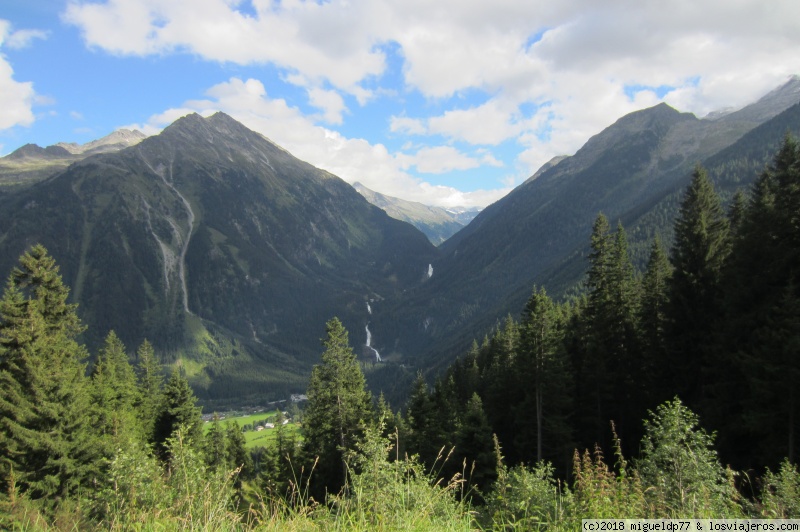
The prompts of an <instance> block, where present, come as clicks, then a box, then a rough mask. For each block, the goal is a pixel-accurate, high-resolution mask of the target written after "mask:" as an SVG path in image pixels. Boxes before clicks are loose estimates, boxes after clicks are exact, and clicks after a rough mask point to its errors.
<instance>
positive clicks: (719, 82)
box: [6, 0, 800, 201]
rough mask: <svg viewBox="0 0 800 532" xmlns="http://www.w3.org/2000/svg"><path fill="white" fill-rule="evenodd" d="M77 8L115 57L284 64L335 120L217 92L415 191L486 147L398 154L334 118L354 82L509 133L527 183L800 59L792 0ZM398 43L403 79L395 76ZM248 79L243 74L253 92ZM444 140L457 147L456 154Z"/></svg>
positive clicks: (451, 124)
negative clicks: (621, 123)
mask: <svg viewBox="0 0 800 532" xmlns="http://www.w3.org/2000/svg"><path fill="white" fill-rule="evenodd" d="M64 17H65V20H67V21H68V22H70V23H72V24H74V25H76V26H77V27H79V29H80V31H81V32H82V35H83V38H84V39H85V41H86V43H87V44H88V45H89V46H91V47H95V48H100V49H103V50H106V51H108V52H110V53H114V54H122V55H131V54H132V55H153V54H169V53H190V54H194V55H196V56H198V57H200V58H203V59H205V60H209V61H216V62H221V63H228V62H232V63H237V64H241V65H258V64H271V65H275V66H276V67H278V68H279V69H281V71H282V74H283V76H284V79H285V80H287V81H288V82H290V83H293V84H295V85H298V86H300V87H302V88H303V89H304V90H305V91H306V95H307V99H308V104H309V105H311V106H312V107H314V108H316V109H319V110H320V114H319V115H318V117H317V118H316V119H317V120H318V121H321V122H323V123H324V124H325V125H326V126H328V127H327V128H326V127H320V125H319V124H317V123H315V122H313V120H314V117H311V116H304V115H303V114H302V113H300V112H299V111H298V110H297V109H296V108H294V107H289V106H287V105H286V102H282V101H281V100H273V99H271V98H270V97H269V96H267V95H266V94H265V93H260V94H252V95H251V98H252V101H251V103H252V104H253V105H256V108H255V110H253V109H249V108H246V107H245V106H244V105H243V104H240V103H237V102H234V101H232V100H230V99H226V98H225V97H224V95H213V94H211V95H210V96H211V97H212V99H211V101H210V103H209V105H211V104H213V105H215V106H218V107H221V106H225V107H226V108H228V109H233V110H234V111H235V113H232V114H235V115H237V116H238V117H245V118H246V119H248V120H249V121H250V123H251V124H260V125H259V127H262V129H261V130H262V131H270V130H271V129H270V128H267V127H266V125H267V124H268V123H273V121H275V120H278V119H280V120H286V121H289V122H292V123H294V124H295V125H297V124H301V125H302V127H298V129H295V130H292V131H287V132H282V133H280V134H281V135H283V136H284V137H286V138H285V139H284V140H285V143H286V144H287V146H286V147H287V148H289V149H290V150H291V151H296V152H297V153H298V154H300V155H301V156H302V157H305V158H307V159H308V160H310V161H312V162H314V164H318V165H320V166H323V167H325V168H327V169H329V170H331V171H336V173H339V174H340V175H342V176H343V177H346V178H350V179H353V180H354V179H359V180H362V181H363V182H364V183H365V184H366V185H367V186H370V188H375V189H376V190H380V191H381V192H384V193H391V191H390V190H388V189H386V188H384V189H381V188H380V187H376V186H375V183H374V182H373V183H369V181H368V180H369V179H370V178H373V179H375V180H376V181H378V180H379V178H378V177H377V176H378V175H380V174H381V172H384V174H383V175H384V177H383V178H382V179H381V182H383V183H392V182H394V181H396V182H397V183H403V184H404V185H405V184H408V186H409V190H412V191H415V192H411V193H409V194H404V197H409V198H410V196H412V195H415V194H416V191H419V190H420V187H421V186H422V185H423V183H422V182H421V181H419V180H415V179H414V178H413V177H410V176H409V175H408V174H406V173H405V171H404V170H403V168H409V167H411V166H412V162H410V161H413V166H416V168H417V169H418V170H419V171H420V172H436V171H444V170H443V169H445V168H451V169H457V168H474V166H469V165H472V164H476V161H477V164H487V161H490V159H487V158H484V159H477V158H475V157H472V156H469V155H465V154H464V153H461V152H454V151H453V149H452V148H449V149H441V148H428V149H427V151H426V150H418V151H417V152H416V153H415V154H414V155H404V154H392V153H389V151H388V150H387V149H386V147H385V145H384V143H383V142H382V141H381V140H380V139H368V140H364V139H349V138H345V137H344V136H343V135H342V134H340V133H338V132H337V131H336V130H335V129H334V128H335V126H337V125H341V124H343V123H345V122H346V120H347V116H348V109H347V105H346V103H345V102H346V100H345V99H344V96H347V95H351V96H354V97H355V98H356V100H357V101H358V103H359V105H369V102H370V101H372V99H373V98H375V97H376V95H377V94H388V93H390V92H391V91H398V92H399V93H400V94H403V93H409V92H415V93H418V94H420V95H422V96H423V98H425V99H426V100H427V101H429V102H432V103H431V105H430V107H429V108H424V106H423V110H422V111H417V113H416V114H415V112H409V111H408V110H407V109H405V108H403V107H402V105H400V109H399V110H397V108H395V109H394V110H393V111H392V112H393V113H394V116H391V117H387V130H388V131H389V132H390V133H391V134H392V135H394V136H395V137H397V136H400V137H402V136H409V137H411V136H413V137H414V141H415V142H420V141H421V138H422V137H426V136H430V137H444V138H445V139H446V140H447V141H449V142H460V143H466V144H470V145H473V146H480V147H489V148H491V147H495V146H498V145H500V144H505V145H508V141H513V142H514V143H515V144H516V145H517V146H518V147H519V149H518V151H517V154H516V156H515V160H514V161H513V163H514V164H513V165H511V166H514V168H515V170H514V172H515V174H514V175H520V176H523V177H521V178H519V179H518V180H517V182H518V181H519V180H521V179H524V176H525V175H526V174H527V175H530V174H532V173H533V172H535V171H536V170H537V169H538V168H539V167H540V166H541V165H542V164H544V163H545V162H547V161H548V160H549V159H550V158H551V157H553V156H555V155H560V154H570V153H574V152H575V151H576V150H577V149H578V148H579V147H580V146H581V145H582V144H583V143H585V142H586V140H588V138H589V137H590V136H592V135H594V134H596V133H598V132H600V131H601V130H602V129H603V128H604V127H607V126H608V125H609V124H611V123H612V122H614V121H615V120H616V119H617V118H619V117H620V116H622V115H623V114H625V113H628V112H631V111H634V110H637V109H641V108H642V107H646V106H650V105H654V104H656V103H658V102H660V101H666V102H667V103H669V104H670V105H673V106H674V107H676V108H678V109H680V110H682V111H689V112H694V113H696V114H697V115H698V116H703V115H705V114H706V113H708V112H709V111H712V110H714V109H716V108H718V107H722V106H732V107H739V106H742V105H744V104H746V103H748V102H750V101H753V100H755V99H756V98H757V97H759V96H760V95H762V94H764V93H765V92H767V91H768V90H770V89H772V88H774V87H775V86H777V85H778V84H780V83H782V82H783V81H785V80H786V78H787V77H788V76H790V75H792V74H796V73H800V54H797V50H798V49H800V2H797V1H796V0H774V1H772V2H770V3H769V6H767V5H766V4H764V3H763V2H759V1H757V0H739V1H730V0H703V1H698V0H675V1H674V2H670V3H668V4H664V3H663V2H662V3H658V2H638V3H636V2H620V1H615V2H602V3H598V2H596V1H595V0H571V1H565V2H553V1H552V0H529V1H526V2H520V1H519V0H495V1H493V2H491V3H488V2H484V1H480V0H440V1H438V2H436V3H433V4H432V3H431V2H429V1H424V0H331V1H327V2H312V1H303V0H284V1H281V2H278V1H276V0H249V1H248V0H101V1H97V0H92V1H88V0H73V1H72V2H71V3H70V4H69V6H68V8H67V10H66V12H65V15H64ZM390 49H391V50H396V55H397V60H398V61H400V63H401V66H400V73H399V76H400V77H401V79H400V82H401V83H402V84H403V86H396V85H392V86H387V85H383V84H382V83H384V76H385V74H387V71H388V69H389V68H390V62H389V59H390V58H389V56H388V54H389V53H392V52H390V51H389V50H390ZM392 59H394V57H393V58H392ZM389 78H392V79H394V78H393V77H392V76H389ZM6 79H10V78H8V77H6ZM251 82H252V80H250V81H248V82H241V81H240V82H239V83H240V85H237V86H236V87H235V88H236V90H237V91H238V90H241V91H244V93H245V94H247V90H248V87H247V83H251ZM235 84H236V82H234V81H231V82H230V83H229V85H231V86H233V85H235ZM250 89H253V87H250ZM261 89H263V86H262V87H261ZM476 95H477V96H478V97H476ZM240 96H241V95H240ZM398 100H399V99H398ZM243 101H250V100H247V98H244V99H243ZM197 103H198V105H199V102H197ZM187 105H188V104H187ZM188 106H189V107H194V105H188ZM427 111H430V114H429V115H427V116H423V115H421V114H419V113H420V112H427ZM273 113H274V116H273ZM282 123H283V122H282ZM272 131H274V130H272ZM273 134H274V133H273ZM301 136H303V137H304V138H302V139H301V138H300V137H301ZM306 136H307V137H306ZM433 140H435V142H440V141H441V138H436V139H433ZM292 146H295V147H296V149H293V148H292ZM303 154H305V155H303ZM443 155H448V156H452V157H453V159H452V161H451V162H450V163H449V165H448V164H447V163H445V162H444V161H443V160H442V156H443ZM490 155H492V156H493V157H495V161H497V162H500V161H499V157H500V156H499V155H497V154H496V153H490ZM404 165H405V166H404ZM371 176H374V177H371ZM387 187H392V185H387ZM400 188H401V187H400V186H399V185H398V186H397V187H394V188H393V190H399V189H400ZM428 192H429V193H431V194H433V193H434V192H433V191H432V189H431V190H428ZM447 193H448V194H449V192H447ZM436 194H439V192H436ZM397 195H399V194H397ZM489 195H491V194H489ZM437 197H444V193H441V194H439V196H437ZM410 199H411V198H410ZM448 201H449V200H448Z"/></svg>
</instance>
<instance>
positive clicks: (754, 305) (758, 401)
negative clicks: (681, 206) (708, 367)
mask: <svg viewBox="0 0 800 532" xmlns="http://www.w3.org/2000/svg"><path fill="white" fill-rule="evenodd" d="M799 210H800V148H798V146H797V143H796V142H795V141H794V139H792V138H791V137H790V136H787V137H786V139H785V140H784V143H783V145H782V146H781V148H780V150H779V151H778V153H777V154H776V156H775V159H774V160H773V162H772V164H770V165H769V166H768V167H767V169H766V170H765V171H764V172H763V173H762V174H761V176H759V179H758V180H757V181H756V182H755V183H754V185H753V188H752V190H751V194H750V201H749V203H748V204H747V206H746V208H745V210H744V213H743V214H742V216H741V221H740V222H739V223H738V224H737V231H736V235H735V238H734V239H733V249H732V251H731V254H730V259H729V261H728V265H727V268H726V270H725V276H724V281H725V284H724V288H725V312H726V314H725V319H724V320H722V323H723V326H722V327H720V335H719V336H720V338H722V340H723V342H722V349H721V350H720V352H721V353H722V354H723V355H727V356H722V355H720V356H718V358H717V359H716V360H715V362H716V365H715V367H714V370H715V372H716V373H718V374H719V375H720V376H721V377H723V378H721V379H719V380H718V382H717V385H716V387H715V388H716V390H715V391H716V394H715V397H714V399H715V402H714V406H715V407H716V408H715V413H716V414H717V416H716V418H717V419H719V420H720V421H719V422H718V423H717V425H718V426H720V427H724V428H725V430H724V431H722V432H721V438H720V443H721V446H722V447H723V448H724V449H725V450H727V451H729V452H731V454H733V455H734V456H735V457H737V458H739V459H740V460H741V461H742V463H743V465H749V464H751V463H752V461H753V460H758V461H759V463H766V464H767V465H770V466H777V464H778V463H779V461H780V459H781V458H783V457H784V456H786V455H793V456H795V457H796V456H797V455H798V454H800V451H799V450H798V443H797V441H798V438H797V436H796V434H797V431H798V428H800V427H798V425H799V424H800V422H799V421H798V417H800V416H798V414H797V412H798V408H800V405H798V398H797V394H796V392H795V391H794V389H795V388H796V382H797V380H796V379H797V378H798V374H799V372H800V364H799V363H798V358H797V356H796V343H797V335H798V334H800V332H798V331H800V325H798V323H800V318H798V308H800V306H798V304H797V301H800V290H798V286H800V270H799V269H798V267H797V264H798V261H800V221H799V220H800V216H799V215H798V211H799ZM792 353H794V355H793V354H792ZM731 355H733V356H731ZM732 362H733V363H732ZM743 389H747V390H749V392H750V393H748V394H742V393H741V390H743ZM742 421H743V422H742ZM777 434H780V436H779V437H776V435H777ZM795 459H796V458H795Z"/></svg>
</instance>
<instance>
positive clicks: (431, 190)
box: [125, 78, 508, 207]
mask: <svg viewBox="0 0 800 532" xmlns="http://www.w3.org/2000/svg"><path fill="white" fill-rule="evenodd" d="M206 96H208V99H203V100H190V101H187V102H185V103H184V104H183V106H181V107H178V108H174V109H168V110H165V111H164V112H162V113H159V114H156V115H153V116H151V117H150V119H149V120H148V121H147V122H146V123H144V124H129V125H127V126H125V127H126V128H129V129H139V130H140V131H142V132H144V133H145V134H148V135H152V134H155V133H158V132H159V131H160V130H161V129H163V128H164V127H165V126H167V125H169V124H170V123H172V122H174V121H175V120H177V119H178V118H180V117H181V116H184V115H186V114H189V113H193V112H196V113H199V114H202V115H204V116H209V115H211V114H213V113H214V112H216V111H223V112H225V113H227V114H229V115H231V116H232V117H233V118H235V119H236V120H238V121H240V122H242V123H243V124H245V125H246V126H247V127H249V128H251V129H253V130H254V131H258V132H259V133H261V134H262V135H264V136H265V137H267V138H269V139H270V140H272V141H273V142H275V143H276V144H278V145H279V146H281V147H283V148H285V149H286V150H288V151H289V152H290V153H292V154H293V155H295V156H296V157H298V158H300V159H302V160H304V161H307V162H310V163H311V164H313V165H315V166H317V167H319V168H322V169H325V170H328V171H329V172H331V173H333V174H335V175H337V176H339V177H341V178H342V179H344V180H346V181H348V182H350V183H354V182H356V181H359V182H361V183H363V184H364V185H365V186H367V187H369V188H371V189H373V190H376V191H378V192H381V193H383V194H387V195H391V196H398V197H403V198H406V199H409V200H413V201H419V202H422V203H426V204H430V205H441V206H448V207H451V206H458V205H463V206H482V205H486V204H487V203H491V202H493V201H496V200H497V199H499V198H501V197H502V196H503V195H505V194H506V193H508V189H507V188H503V189H497V190H479V191H474V192H461V191H458V190H456V189H454V188H452V187H441V186H435V185H431V184H430V183H426V182H425V181H423V180H421V179H418V178H416V177H414V176H412V175H411V174H409V173H407V172H406V171H405V170H406V169H407V168H408V167H409V166H411V165H416V166H417V167H418V169H419V166H422V168H424V169H425V170H423V169H420V171H426V170H430V169H434V170H436V169H439V170H441V168H442V165H444V164H450V165H452V164H454V163H453V162H452V161H450V162H441V163H439V166H438V167H437V166H436V164H437V163H436V154H437V153H438V151H437V149H434V150H433V152H431V150H421V151H423V153H422V154H419V153H417V156H416V157H413V158H410V157H409V156H406V155H403V154H392V153H390V152H389V150H387V148H386V147H385V146H384V145H383V144H372V143H370V142H368V141H367V140H364V139H353V138H346V137H344V136H343V135H341V134H339V133H338V132H336V131H333V130H331V129H328V128H325V127H322V126H319V125H317V124H316V123H315V122H314V121H313V120H312V118H311V117H308V116H305V115H304V114H303V113H302V112H301V111H300V110H299V109H297V108H296V107H292V106H290V105H289V104H287V102H286V101H285V100H284V99H281V98H272V97H270V96H269V95H268V94H267V91H266V88H265V87H264V84H263V83H262V82H261V81H259V80H256V79H247V80H242V79H239V78H231V79H230V80H228V81H226V82H223V83H219V84H217V85H215V86H213V87H211V88H210V89H208V91H206ZM445 150H446V151H447V153H439V155H440V156H441V157H442V158H444V156H445V155H448V154H450V155H452V152H451V151H449V149H448V148H446V147H445ZM457 159H458V161H457V162H456V163H455V164H456V165H461V167H463V168H474V167H477V166H479V165H481V164H496V162H497V161H493V160H492V159H491V158H487V155H484V156H483V157H482V158H481V159H480V160H478V159H473V158H469V157H466V156H462V157H461V158H457Z"/></svg>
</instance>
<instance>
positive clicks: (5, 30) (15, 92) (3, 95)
mask: <svg viewBox="0 0 800 532" xmlns="http://www.w3.org/2000/svg"><path fill="white" fill-rule="evenodd" d="M17 33H19V32H17ZM13 35H14V33H12V32H11V24H10V23H9V22H8V21H6V20H2V19H0V50H2V48H3V46H4V45H6V44H7V43H8V39H9V38H10V36H13ZM35 98H36V93H35V92H34V90H33V83H31V82H29V81H23V82H20V81H16V80H15V79H14V69H13V68H12V67H11V63H9V62H8V60H7V59H6V57H5V56H4V55H3V54H2V53H0V108H2V109H3V112H2V113H0V130H3V129H8V128H11V127H14V126H29V125H31V124H32V123H33V122H34V120H35V117H34V114H33V104H34V99H35Z"/></svg>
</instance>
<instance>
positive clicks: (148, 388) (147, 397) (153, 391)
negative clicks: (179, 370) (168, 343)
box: [136, 340, 164, 439]
mask: <svg viewBox="0 0 800 532" xmlns="http://www.w3.org/2000/svg"><path fill="white" fill-rule="evenodd" d="M136 356H137V359H138V363H137V365H136V377H137V383H138V396H137V400H136V410H137V412H138V414H139V420H140V423H141V426H142V430H143V431H144V435H145V438H146V439H152V437H153V429H154V426H155V419H156V415H157V413H158V408H159V405H160V404H161V387H162V385H163V383H164V375H163V373H162V372H161V367H160V366H159V364H158V362H157V361H156V357H155V352H154V351H153V346H152V345H151V344H150V342H148V341H147V340H144V341H143V342H142V345H140V346H139V349H138V350H137V351H136Z"/></svg>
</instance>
